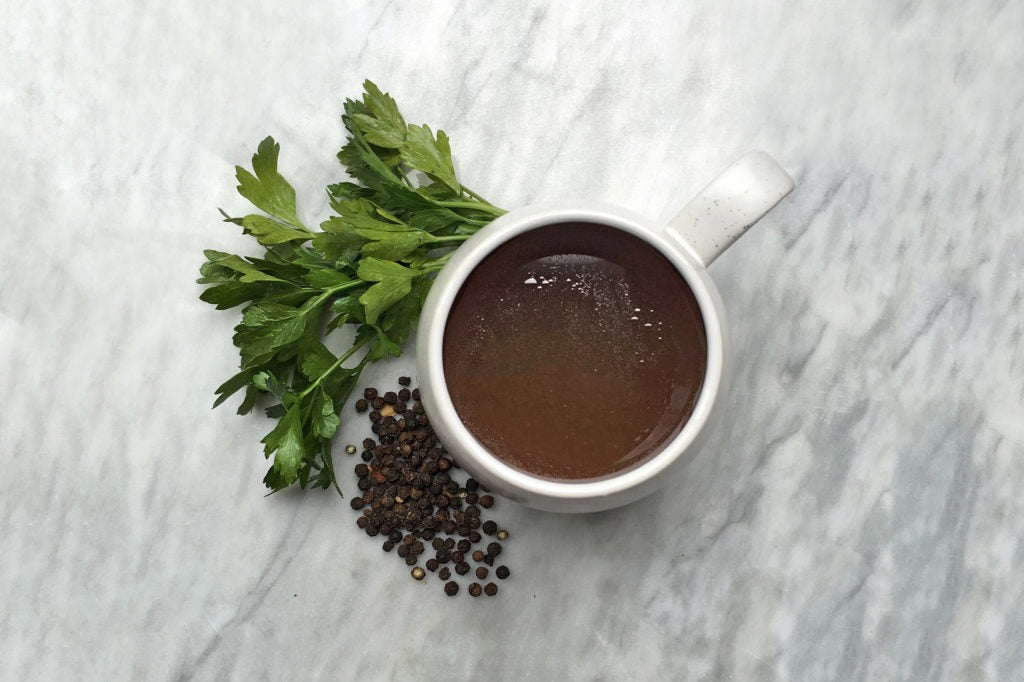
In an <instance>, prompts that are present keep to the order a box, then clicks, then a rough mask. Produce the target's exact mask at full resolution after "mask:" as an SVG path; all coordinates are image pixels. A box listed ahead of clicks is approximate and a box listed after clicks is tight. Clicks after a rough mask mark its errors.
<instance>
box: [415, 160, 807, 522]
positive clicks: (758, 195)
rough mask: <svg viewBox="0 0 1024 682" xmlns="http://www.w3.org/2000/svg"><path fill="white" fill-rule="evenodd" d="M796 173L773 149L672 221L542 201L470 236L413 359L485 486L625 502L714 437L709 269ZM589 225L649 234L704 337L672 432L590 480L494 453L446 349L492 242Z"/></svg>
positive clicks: (717, 304)
mask: <svg viewBox="0 0 1024 682" xmlns="http://www.w3.org/2000/svg"><path fill="white" fill-rule="evenodd" d="M793 187H794V184H793V180H792V178H790V177H789V175H788V174H787V173H786V171H785V170H783V168H782V167H781V166H780V165H779V164H778V163H777V162H776V161H775V160H774V159H772V158H771V157H770V156H769V155H768V154H765V153H764V152H757V151H755V152H750V153H748V154H746V155H744V156H743V157H742V158H741V159H739V160H738V161H736V162H735V163H733V164H732V165H731V166H729V168H727V169H726V170H725V171H723V172H722V173H721V174H720V175H719V176H718V177H717V178H715V179H714V180H713V181H712V182H711V183H710V184H709V185H708V186H707V187H705V188H704V189H703V190H702V191H701V192H700V193H699V194H698V195H697V196H696V197H695V198H694V199H693V200H691V201H690V202H689V203H688V204H687V205H686V206H685V207H684V208H683V210H682V211H680V212H679V214H678V215H677V216H676V217H675V218H674V219H673V220H672V221H671V222H670V223H669V224H668V225H659V224H657V223H655V222H652V221H650V220H648V219H647V218H644V217H643V216H640V215H637V214H635V213H632V212H630V211H627V210H624V209H622V208H619V207H616V206H612V205H608V204H603V203H587V204H573V205H564V204H538V205H534V206H529V207H526V208H522V209H517V210H514V211H511V212H509V213H507V214H505V215H503V216H502V217H500V218H498V219H497V220H495V221H494V222H492V223H491V224H489V225H487V226H486V227H484V228H483V229H481V230H480V231H479V232H477V233H476V234H475V235H473V236H472V237H471V238H470V239H468V240H466V242H464V243H463V244H462V245H461V246H460V247H459V248H458V250H457V251H456V252H455V254H454V255H453V256H452V258H451V260H450V261H449V262H448V263H447V264H446V265H445V267H444V268H443V269H442V270H441V272H440V273H439V274H438V277H437V280H436V281H435V282H434V284H433V286H432V287H431V289H430V294H429V295H428V297H427V300H426V303H425V305H424V308H423V313H422V315H421V317H420V326H419V331H418V334H417V341H416V361H417V366H418V370H419V378H420V393H421V397H422V402H423V406H424V408H425V409H426V412H427V416H428V417H429V418H430V422H431V425H432V426H433V428H434V430H435V431H436V432H437V434H438V436H439V437H440V439H441V441H442V442H443V443H444V444H445V446H446V447H447V448H448V450H449V451H450V452H451V453H452V454H453V455H454V456H455V458H456V459H457V460H458V462H459V463H460V464H461V465H462V466H463V467H464V468H465V469H466V470H467V471H468V472H469V473H471V474H472V475H473V476H474V477H476V478H477V479H478V480H479V481H480V482H481V483H483V484H484V485H485V486H487V487H488V488H490V489H492V490H494V491H497V492H499V493H501V494H502V495H504V496H506V497H508V498H509V499H512V500H514V501H516V502H519V503H522V504H525V505H527V506H530V507H534V508H537V509H544V510H549V511H557V512H592V511H600V510H604V509H610V508H613V507H618V506H621V505H624V504H628V503H630V502H633V501H635V500H638V499H640V498H641V497H644V496H646V495H649V494H650V493H652V492H654V491H655V490H657V489H659V488H661V487H662V486H664V485H665V484H667V483H668V482H669V481H670V480H671V476H672V475H675V474H677V473H678V472H679V471H681V470H682V469H683V467H684V465H685V464H686V462H688V461H690V460H691V459H692V458H693V456H694V455H695V454H696V453H697V451H698V450H699V449H700V448H701V446H702V445H703V444H704V442H705V441H706V440H707V438H708V436H709V434H710V432H711V428H712V427H713V425H714V423H715V421H716V419H717V417H718V414H719V412H720V411H721V404H722V400H723V397H724V395H725V391H726V387H727V385H728V380H729V375H730V368H731V360H730V356H729V340H728V335H727V333H726V328H725V319H724V309H723V305H722V301H721V298H720V296H719V294H718V290H717V289H716V288H715V285H714V282H712V280H711V278H710V276H709V275H708V272H707V269H706V268H707V266H708V265H709V264H710V263H711V262H712V261H714V260H715V258H717V257H718V255H719V254H721V253H722V252H723V251H724V250H725V249H726V248H728V247H729V245H731V244H732V243H733V242H734V241H736V239H737V238H739V237H740V236H741V235H742V234H743V233H744V232H746V230H747V229H748V228H750V226H751V225H753V224H754V223H755V222H757V221H758V220H759V219H760V218H761V217H762V216H764V215H765V214H766V213H768V211H770V210H771V209H772V208H773V207H774V206H775V205H776V204H777V203H778V202H779V201H781V200H782V199H783V197H785V196H786V195H787V194H789V193H790V192H791V191H792V190H793ZM572 222H589V223H599V224H602V225H608V226H611V227H614V228H617V229H620V230H623V231H625V232H628V233H629V234H631V235H633V236H635V237H639V238H640V239H643V240H644V241H646V242H647V243H649V244H651V245H652V246H654V247H655V248H656V249H658V251H660V252H661V253H662V254H663V255H664V256H665V257H666V258H667V259H668V260H669V262H671V263H672V265H673V266H674V267H675V268H676V269H677V270H678V271H679V273H680V275H681V276H682V277H683V278H684V279H685V280H686V282H687V283H688V284H689V286H690V288H691V289H692V291H693V293H694V296H695V297H696V299H697V302H698V304H699V306H700V311H701V316H702V318H703V322H704V327H705V332H706V334H707V343H708V349H707V367H706V370H705V377H704V383H703V387H702V388H701V392H700V395H699V397H698V399H697V403H696V406H695V407H694V410H693V413H692V414H691V415H690V418H689V419H688V420H687V421H686V423H685V424H684V425H683V427H682V429H681V430H680V431H679V433H678V434H676V436H675V437H673V438H671V439H669V440H668V441H667V442H665V443H664V444H663V445H662V447H661V448H660V449H659V451H658V452H657V453H655V454H654V455H652V456H651V457H649V458H648V459H647V460H646V461H645V462H643V463H642V464H640V465H639V466H637V467H635V468H630V469H627V470H625V471H623V472H621V473H618V474H613V475H611V476H609V477H607V478H602V479H600V480H589V481H583V482H573V481H557V480H551V479H546V478H540V477H537V476H533V475H531V474H529V473H526V472H524V471H522V470H520V469H516V468H514V467H512V466H510V465H508V464H506V463H505V462H504V461H502V460H501V459H499V458H498V457H496V456H495V455H493V454H492V453H491V452H489V451H488V450H487V448H485V447H484V446H483V445H482V444H481V443H480V441H479V440H478V439H477V438H476V437H475V436H474V435H473V434H472V433H471V432H470V431H469V429H468V428H466V426H465V424H463V423H462V420H461V419H460V418H459V415H458V413H457V411H456V410H455V406H454V405H453V404H452V400H451V398H450V396H449V395H448V388H447V384H446V381H445V373H444V362H443V359H442V350H443V345H444V334H445V327H446V324H447V320H448V313H449V311H450V310H451V307H452V304H453V303H454V301H455V298H456V296H457V295H458V293H459V290H460V289H461V288H462V285H463V283H464V282H465V280H466V278H467V277H468V276H469V274H470V273H471V272H472V271H473V269H474V268H475V267H476V266H477V265H478V264H479V263H480V262H481V261H482V260H483V259H484V258H485V257H486V256H487V255H488V254H490V253H491V252H492V251H493V250H494V249H495V248H497V247H498V246H499V245H501V244H504V243H505V242H507V241H508V240H510V239H512V238H513V237H515V236H517V235H520V234H523V233H524V232H527V231H529V230H532V229H534V228H537V227H541V226H544V225H554V224H558V223H572Z"/></svg>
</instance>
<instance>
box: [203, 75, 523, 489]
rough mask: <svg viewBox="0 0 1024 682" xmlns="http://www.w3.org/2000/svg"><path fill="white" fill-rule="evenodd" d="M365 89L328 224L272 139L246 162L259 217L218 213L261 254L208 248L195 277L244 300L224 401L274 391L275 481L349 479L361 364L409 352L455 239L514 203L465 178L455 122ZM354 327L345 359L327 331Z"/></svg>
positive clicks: (353, 111) (242, 177)
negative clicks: (300, 204) (456, 159)
mask: <svg viewBox="0 0 1024 682" xmlns="http://www.w3.org/2000/svg"><path fill="white" fill-rule="evenodd" d="M363 88H364V94H363V98H362V100H361V101H354V100H347V101H346V102H345V105H344V114H343V115H342V117H341V120H342V123H343V124H344V126H345V129H346V130H347V131H348V139H347V143H346V144H345V146H344V147H342V149H341V151H340V152H339V153H338V159H339V160H340V161H341V163H342V165H343V166H344V167H345V170H346V171H347V173H348V175H349V178H350V181H345V182H339V183H337V184H333V185H330V186H329V187H328V188H327V194H328V196H329V199H330V205H331V208H332V210H333V212H334V215H331V216H330V217H329V218H327V219H326V220H324V221H323V222H322V223H320V230H312V229H310V228H308V227H307V226H306V225H304V224H303V223H302V222H301V221H300V220H299V218H298V215H297V213H296V208H295V190H294V189H293V188H292V186H291V185H290V184H289V183H288V181H287V180H285V179H284V177H282V176H281V174H280V173H279V172H278V170H277V159H278V153H279V151H280V145H278V143H277V142H275V141H274V140H273V138H270V137H268V138H266V139H265V140H263V141H262V142H261V143H260V144H259V148H258V149H257V152H256V154H255V155H254V156H253V157H252V171H249V170H246V169H244V168H241V167H237V168H236V177H237V178H238V192H239V193H240V194H241V195H242V196H243V197H245V198H246V199H248V200H249V201H250V202H251V203H252V204H253V205H254V206H255V207H256V208H257V209H259V210H260V211H262V213H253V214H250V215H246V216H244V217H241V218H232V217H230V216H228V215H227V214H226V213H224V212H223V211H221V213H222V214H223V215H224V218H225V221H226V222H230V223H234V224H235V225H239V226H240V227H241V228H242V231H243V232H244V233H245V234H248V235H250V236H251V237H253V238H254V239H255V240H256V241H257V242H259V243H260V244H261V245H262V246H263V247H264V253H263V255H262V256H261V257H258V258H257V257H243V256H237V255H234V254H229V253H223V252H221V251H212V250H207V251H206V252H205V254H206V262H205V263H203V265H202V267H201V268H200V274H201V277H200V278H199V280H198V282H199V283H200V284H207V285H211V286H209V288H207V289H205V290H204V291H203V293H202V294H201V295H200V299H202V300H203V301H206V302H207V303H211V304H213V305H215V306H217V308H218V309H219V310H224V309H229V308H234V307H237V306H243V307H242V321H241V323H240V324H239V325H238V326H237V327H235V334H234V344H235V345H236V346H237V347H238V351H239V355H240V356H241V371H239V372H238V373H237V374H235V375H234V376H233V377H231V378H230V379H228V380H227V381H225V382H224V383H223V384H222V385H221V386H220V387H219V388H218V389H217V391H216V393H217V396H218V397H217V399H216V402H214V407H216V406H218V405H220V404H221V403H223V402H224V401H225V400H226V399H227V398H228V397H230V396H231V395H233V394H235V393H236V392H238V391H240V390H242V389H244V390H245V394H244V399H243V400H242V403H241V405H240V406H239V408H238V413H239V414H248V413H249V412H251V411H252V410H253V408H254V407H255V406H256V404H257V402H258V401H259V400H260V398H261V397H262V396H270V397H272V400H273V404H272V405H271V406H270V407H267V408H266V414H267V416H268V417H270V418H272V419H275V420H277V423H276V425H275V426H274V428H273V429H272V430H271V431H270V433H268V434H267V435H266V436H265V437H264V438H263V440H262V442H263V445H264V455H265V456H266V457H267V458H270V457H273V464H272V465H271V467H270V469H269V470H268V471H267V475H266V476H265V477H264V479H263V481H264V483H265V484H266V485H267V487H268V488H270V489H271V490H272V491H277V490H281V489H282V488H286V487H288V486H290V485H292V484H294V483H298V484H299V486H300V487H302V488H306V487H307V486H313V487H318V488H325V489H326V488H328V487H330V486H332V485H333V486H334V487H335V489H338V484H337V479H336V476H335V470H334V465H333V462H332V459H331V442H332V439H333V437H334V434H335V432H336V431H337V429H338V426H339V423H340V417H339V414H340V412H341V409H342V407H343V406H344V405H345V404H346V402H347V401H348V399H349V396H350V395H351V393H352V390H353V389H354V388H355V386H356V384H357V382H358V379H359V375H360V373H361V372H362V370H363V368H364V367H365V366H366V365H367V364H368V363H371V362H376V361H378V360H383V359H387V358H393V357H397V356H399V355H400V354H401V353H402V347H403V345H404V344H405V342H406V340H407V339H408V338H409V334H410V333H411V332H412V330H413V328H414V327H415V325H416V322H417V320H418V318H419V314H420V310H421V309H422V307H423V301H424V298H425V297H426V294H427V291H428V289H429V288H430V284H431V282H432V281H433V278H434V276H435V274H436V273H437V271H438V270H440V269H441V267H442V266H443V265H444V264H445V262H447V260H448V258H449V257H450V256H451V254H452V251H453V249H454V247H456V246H458V244H459V243H461V242H462V241H465V240H466V239H467V238H468V237H469V236H470V235H472V234H473V233H474V232H476V231H477V230H478V229H480V227H482V226H484V225H486V224H487V223H489V222H490V221H491V220H493V219H494V218H496V217H497V216H499V215H501V214H503V213H504V211H503V210H501V209H499V208H497V207H495V206H493V205H492V204H491V203H489V202H487V201H485V200H484V199H483V198H482V197H480V196H479V195H477V194H476V193H474V192H472V191H471V190H469V189H468V188H466V187H465V186H463V185H462V184H461V183H460V182H459V180H458V178H457V177H456V174H455V168H454V166H453V164H452V156H451V148H450V147H449V143H448V136H447V135H445V133H444V131H441V130H438V131H437V134H436V135H435V134H434V132H433V131H432V130H431V129H430V128H429V127H428V126H426V125H422V126H420V125H408V124H406V122H405V119H404V118H403V117H402V114H401V113H400V112H399V110H398V107H397V105H396V104H395V101H394V99H392V98H391V96H390V95H388V94H386V93H383V92H381V90H380V89H379V88H378V87H377V86H376V85H374V84H373V83H371V82H370V81H366V82H365V83H364V84H363ZM349 325H353V326H354V327H349ZM343 328H354V330H355V334H354V340H353V342H352V345H351V347H350V348H348V349H347V350H346V351H345V352H343V353H342V354H340V355H335V354H334V353H333V352H332V351H331V350H329V349H328V348H327V346H325V345H324V343H323V341H324V338H325V336H326V335H328V334H331V333H333V332H335V331H337V330H340V329H343ZM338 492H339V494H340V492H341V491H340V489H338Z"/></svg>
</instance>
